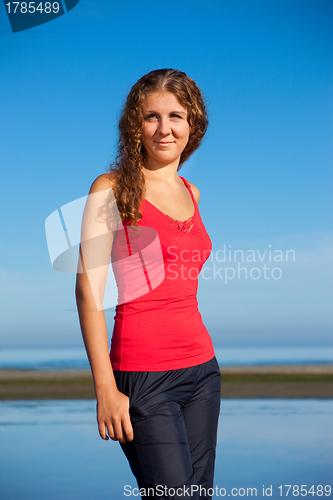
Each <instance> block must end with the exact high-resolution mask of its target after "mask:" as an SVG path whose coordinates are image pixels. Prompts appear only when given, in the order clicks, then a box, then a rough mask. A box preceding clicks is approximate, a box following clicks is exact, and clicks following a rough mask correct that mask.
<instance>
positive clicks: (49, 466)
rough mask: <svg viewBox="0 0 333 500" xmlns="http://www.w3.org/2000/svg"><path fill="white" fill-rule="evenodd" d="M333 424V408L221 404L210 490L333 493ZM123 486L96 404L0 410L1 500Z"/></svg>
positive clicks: (117, 494) (105, 493)
mask: <svg viewBox="0 0 333 500" xmlns="http://www.w3.org/2000/svg"><path fill="white" fill-rule="evenodd" d="M332 421H333V400H260V399H257V400H244V399H242V400H226V401H224V400H223V401H222V407H221V417H220V424H219V435H218V447H217V459H216V473H215V486H217V487H218V488H219V490H221V488H225V489H226V496H228V494H229V496H231V495H230V492H231V489H232V488H245V489H246V488H257V497H260V498H263V496H262V489H263V485H264V486H265V488H268V487H270V486H272V496H270V497H269V498H273V499H278V498H287V496H286V491H287V490H286V488H285V487H283V490H282V495H280V490H278V487H279V486H280V485H287V484H288V485H299V486H301V485H307V488H308V489H309V488H310V486H312V485H314V487H315V488H314V489H315V492H316V491H317V486H318V485H323V486H325V485H331V487H332V488H333V433H332ZM125 485H130V486H131V487H132V488H134V487H135V486H136V484H135V480H134V479H133V477H132V474H131V472H130V470H129V467H128V465H127V462H126V459H125V458H124V456H123V455H122V452H121V450H120V448H119V445H118V443H114V442H113V441H107V442H104V441H102V440H101V439H100V438H99V435H98V433H97V427H96V423H95V403H94V401H41V402H39V401H38V402H34V401H29V402H25V401H19V402H8V401H7V402H1V403H0V498H1V499H2V500H21V499H22V500H23V499H24V500H45V499H48V500H88V499H89V500H92V499H93V500H95V499H96V500H106V499H108V500H111V499H112V500H113V499H115V500H117V499H122V498H128V497H126V496H124V486H125ZM240 491H241V493H243V490H240ZM222 493H223V490H222ZM239 496H244V495H239ZM245 496H246V494H245ZM249 496H250V493H249ZM253 496H254V494H253ZM295 496H297V495H292V493H291V492H289V495H288V498H295ZM298 496H300V495H298ZM332 497H333V496H332V494H331V495H330V496H326V495H325V494H324V495H322V498H332ZM129 498H134V497H133V496H132V497H129ZM136 498H137V497H136ZM214 498H220V495H216V496H214ZM305 498H318V495H317V494H315V495H307V496H305Z"/></svg>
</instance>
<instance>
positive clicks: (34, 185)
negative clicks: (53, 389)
mask: <svg viewBox="0 0 333 500" xmlns="http://www.w3.org/2000/svg"><path fill="white" fill-rule="evenodd" d="M0 18H1V23H0V43H1V55H0V61H1V82H0V86H1V87H0V90H1V97H0V99H1V109H0V112H1V122H2V130H1V136H0V141H1V149H0V154H1V180H2V193H1V199H0V203H1V243H0V251H1V263H0V279H1V325H2V326H1V334H0V346H11V345H13V346H14V345H25V346H48V345H57V346H62V345H63V346H74V345H81V339H80V332H79V325H78V319H77V313H76V312H75V301H74V282H75V280H74V275H65V274H60V273H57V272H56V271H54V270H53V269H52V267H51V264H50V260H49V256H48V252H47V246H46V239H45V232H44V222H45V219H46V218H47V216H48V215H49V214H50V213H51V212H53V211H54V210H56V209H57V208H59V207H60V206H62V205H64V204H66V203H69V202H70V201H72V200H75V199H76V198H79V197H81V196H84V195H85V194H86V193H87V191H88V189H89V186H90V184H91V182H92V181H93V179H94V178H95V177H96V176H98V175H99V174H100V173H103V172H105V171H106V169H107V167H108V165H109V163H110V162H111V161H112V159H113V157H114V153H115V144H116V140H117V122H118V118H119V111H120V108H121V106H122V104H123V102H124V99H125V97H126V95H127V93H128V91H129V89H130V87H131V86H132V85H133V83H134V82H135V81H136V80H137V79H138V78H139V77H141V76H142V75H143V74H145V73H147V72H149V71H151V70H152V69H157V68H164V67H172V68H176V69H180V70H182V71H185V72H186V73H187V74H188V75H189V76H190V77H192V78H193V79H194V80H196V82H197V83H198V85H199V86H200V87H201V89H202V91H203V93H204V94H205V96H206V99H207V103H208V110H209V116H210V126H209V130H208V133H207V136H206V138H205V140H204V143H203V145H202V147H201V148H200V150H199V151H198V152H196V153H195V155H193V158H192V159H190V160H189V162H188V163H187V164H184V166H183V168H182V170H181V171H180V174H181V175H183V176H184V177H186V178H187V179H188V180H189V181H191V182H193V183H194V184H196V185H197V186H198V187H199V189H200V191H201V201H200V211H201V215H202V218H203V220H204V222H205V224H206V227H207V230H208V232H209V234H210V236H211V239H212V241H213V256H214V255H215V256H216V255H217V254H216V252H217V251H218V250H223V249H224V245H226V249H229V248H230V249H232V250H234V249H242V250H243V251H244V253H245V255H248V254H247V253H246V252H247V250H249V249H253V250H255V252H256V255H257V257H256V261H255V262H251V263H247V266H248V272H250V269H251V267H257V268H259V269H261V268H262V267H263V265H264V264H266V265H267V266H268V267H269V268H270V270H269V273H270V272H271V269H272V268H273V267H279V268H280V269H281V272H282V276H281V278H280V279H273V278H270V279H264V277H263V275H261V277H260V278H259V279H252V278H250V277H248V279H247V280H246V279H244V277H241V278H240V279H237V278H235V279H233V280H230V281H228V282H227V283H226V282H225V278H224V276H225V274H224V273H225V267H226V266H227V267H233V268H234V269H235V270H236V275H237V262H227V263H225V262H220V263H217V262H215V264H216V265H218V267H222V268H223V269H222V271H221V273H220V275H216V276H215V279H206V280H203V279H200V284H199V308H200V311H201V313H202V316H203V319H204V322H205V324H206V326H207V328H208V330H209V331H210V332H211V334H212V336H213V338H214V340H215V342H216V343H219V344H229V345H258V344H263V345H275V344H282V345H285V344H289V345H290V344H294V345H297V344H302V345H304V344H312V345H323V344H330V343H332V336H331V332H332V285H331V283H332V264H331V260H332V248H333V232H332V157H333V155H332V132H333V126H332V125H333V58H332V55H333V3H332V2H331V1H330V0H311V1H310V0H292V1H290V0H191V1H190V0H180V1H179V2H177V3H176V4H173V3H170V2H169V3H165V2H164V3H161V2H160V3H158V2H155V1H150V0H144V1H142V2H137V1H134V0H133V1H129V0H124V1H122V2H106V1H101V0H94V1H88V0H80V2H79V3H78V5H77V6H76V7H75V8H74V9H73V10H71V11H70V12H69V13H67V14H66V15H64V16H62V17H60V18H58V19H55V20H54V21H52V22H49V23H47V24H44V25H42V26H39V27H36V28H33V29H30V30H27V31H23V32H19V33H15V34H13V33H12V32H11V29H10V25H9V21H8V19H7V17H6V12H5V7H4V5H3V4H2V5H1V6H0ZM229 245H230V247H229ZM269 245H270V246H269ZM269 249H271V250H272V252H273V251H274V250H276V249H279V250H281V252H282V255H283V258H284V260H285V252H286V250H290V249H293V250H294V251H295V262H293V261H289V262H275V263H273V262H269V260H268V250H269ZM258 250H259V251H260V252H261V255H263V252H264V251H265V250H267V253H266V257H265V259H264V261H263V262H261V261H260V259H259V257H258V254H257V251H258ZM220 255H221V253H220ZM274 255H276V254H274ZM280 255H281V254H280ZM206 265H207V266H210V271H209V272H211V273H213V270H212V269H213V262H211V261H209V262H207V264H206ZM209 272H207V274H206V276H209ZM256 273H258V271H254V272H253V276H255V277H256V276H257V274H256ZM231 274H232V271H229V275H231ZM276 275H277V274H276ZM211 276H213V274H211ZM220 276H222V278H221V277H220ZM268 276H270V275H269V274H268ZM106 316H107V318H108V325H109V330H110V333H111V330H112V320H113V311H112V310H109V311H107V312H106Z"/></svg>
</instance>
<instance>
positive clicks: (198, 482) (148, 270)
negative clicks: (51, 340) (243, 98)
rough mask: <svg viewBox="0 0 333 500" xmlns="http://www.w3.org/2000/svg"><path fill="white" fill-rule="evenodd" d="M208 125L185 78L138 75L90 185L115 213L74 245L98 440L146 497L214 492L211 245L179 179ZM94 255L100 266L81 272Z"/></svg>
mask: <svg viewBox="0 0 333 500" xmlns="http://www.w3.org/2000/svg"><path fill="white" fill-rule="evenodd" d="M207 125H208V121H207V114H206V109H205V106H204V102H203V98H202V95H201V92H200V89H199V88H198V87H197V85H196V84H195V82H194V81H193V80H192V79H190V78H189V77H188V76H187V75H186V74H185V73H183V72H181V71H177V70H173V69H161V70H156V71H152V72H150V73H149V74H147V75H145V76H143V77H142V78H141V79H140V80H139V81H138V82H137V83H136V84H135V85H134V86H133V87H132V89H131V91H130V92H129V95H128V97H127V101H126V103H125V106H124V108H123V111H122V115H121V119H120V122H119V131H120V137H119V152H118V157H117V161H116V162H115V163H114V164H113V165H112V167H111V168H110V171H109V173H108V174H103V175H101V176H99V177H98V178H97V179H96V180H95V181H94V183H93V184H92V186H91V189H90V195H92V196H93V197H95V198H96V197H97V199H98V197H99V195H100V193H107V192H108V191H109V192H112V195H113V196H114V199H115V202H116V206H117V209H118V212H119V217H120V218H119V220H117V217H116V216H113V221H112V222H111V224H109V225H108V228H107V230H104V232H103V231H100V236H101V237H103V244H101V245H100V244H99V243H98V245H95V249H94V250H93V251H90V252H89V248H88V247H86V248H85V251H83V245H84V244H86V245H88V243H87V242H89V238H90V241H91V240H94V241H95V242H96V241H99V242H100V241H102V240H98V238H97V239H96V238H95V237H92V235H93V236H96V233H94V231H92V232H91V233H90V236H89V230H88V231H87V232H86V235H85V236H84V238H82V242H83V243H82V244H81V250H80V252H81V253H80V255H81V266H82V269H81V272H79V273H78V275H77V285H76V297H77V306H78V312H79V318H80V324H81V329H82V334H83V338H84V342H85V346H86V350H87V354H88V357H89V361H90V365H91V369H92V373H93V378H94V385H95V392H96V398H97V421H98V428H99V433H100V435H101V437H102V438H103V439H108V438H109V437H110V438H111V439H113V440H116V441H119V442H120V444H121V446H122V448H123V451H124V453H125V455H126V457H127V459H128V461H129V464H130V467H131V469H132V471H133V473H134V475H135V477H136V479H137V483H138V486H139V487H140V489H141V490H140V491H141V494H142V495H143V497H144V496H148V495H149V498H174V499H176V498H182V499H183V498H193V499H195V498H196V499H198V498H211V497H212V487H213V475H214V461H215V448H216V434H217V422H218V416H219V409H220V384H221V381H220V372H219V367H218V364H217V361H216V358H215V355H214V350H213V346H212V342H211V339H210V336H209V334H208V332H207V329H206V328H205V326H204V324H203V322H202V318H201V315H200V313H199V311H198V305H197V297H196V294H197V286H198V274H199V273H200V270H201V268H202V266H203V264H204V262H205V261H206V260H207V258H208V256H209V253H210V251H211V241H210V238H209V236H208V234H207V232H206V230H205V228H204V225H203V223H202V220H201V218H200V214H199V210H198V202H199V197H200V193H199V190H198V188H197V187H195V186H194V185H193V184H191V183H189V182H188V181H187V180H185V179H184V178H183V177H180V176H179V175H178V170H179V169H180V167H181V165H182V164H183V163H184V161H186V160H187V159H188V158H189V156H190V155H191V154H192V153H193V151H195V150H196V149H197V148H198V147H199V145H200V142H201V140H202V138H203V136H204V134H205V132H206V129H207ZM111 198H112V196H111ZM100 199H105V197H103V196H101V197H100ZM93 205H94V203H93ZM95 205H96V204H95ZM108 206H110V203H108ZM113 213H114V212H113ZM86 218H87V220H89V217H86ZM111 218H112V217H110V215H109V216H108V218H106V220H110V219H111ZM93 219H94V220H95V218H94V217H91V218H90V220H93ZM86 225H89V224H88V223H86ZM147 231H148V232H147ZM149 231H150V232H149ZM102 233H104V235H103V234H102ZM156 235H157V238H156V237H155V236H156ZM156 242H158V245H157V246H156ZM153 243H154V244H153ZM87 248H88V250H87ZM101 248H102V250H101ZM149 248H153V249H154V250H153V253H154V256H153V257H152V255H149V251H148V250H147V249H149ZM147 252H148V253H147ZM96 253H98V254H102V255H99V257H98V259H97V260H98V264H96V262H95V265H92V264H91V263H90V264H89V265H87V263H88V260H89V255H90V256H91V255H94V258H95V259H96ZM110 256H111V261H112V265H113V269H114V274H115V277H116V280H117V285H118V287H119V299H118V305H117V307H116V315H115V324H114V330H113V336H112V342H111V352H110V354H109V350H108V341H107V330H106V323H105V316H104V312H103V309H102V305H101V304H102V300H103V291H104V287H105V282H106V274H107V264H108V262H109V261H110ZM161 262H162V268H161ZM101 263H103V264H104V265H101ZM131 263H132V264H133V263H134V265H132V264H131ZM93 268H94V269H93ZM92 269H93V270H92ZM89 272H90V275H89ZM93 272H94V273H95V274H94V277H93V278H92V274H93ZM142 277H143V278H142ZM142 279H143V280H144V286H143V284H142ZM98 297H99V298H98ZM153 491H154V492H155V494H153ZM154 495H155V496H154Z"/></svg>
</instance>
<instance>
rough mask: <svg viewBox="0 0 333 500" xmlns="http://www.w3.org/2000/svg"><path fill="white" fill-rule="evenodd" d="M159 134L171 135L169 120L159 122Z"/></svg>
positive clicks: (163, 119)
mask: <svg viewBox="0 0 333 500" xmlns="http://www.w3.org/2000/svg"><path fill="white" fill-rule="evenodd" d="M158 132H159V133H160V134H161V135H163V136H164V135H168V134H170V133H171V127H170V122H169V120H168V119H167V118H163V117H162V118H161V119H160V120H159V124H158Z"/></svg>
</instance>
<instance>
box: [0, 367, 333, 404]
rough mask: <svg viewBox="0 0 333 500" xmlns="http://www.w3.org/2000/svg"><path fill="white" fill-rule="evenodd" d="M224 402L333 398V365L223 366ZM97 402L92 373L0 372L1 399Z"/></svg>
mask: <svg viewBox="0 0 333 500" xmlns="http://www.w3.org/2000/svg"><path fill="white" fill-rule="evenodd" d="M220 371H221V396H222V399H239V398H240V399H242V398H283V399H284V398H295V399H303V398H311V399H313V398H315V399H333V364H327V365H265V366H262V365H259V366H228V367H225V366H223V367H221V368H220ZM47 399H49V400H51V399H95V393H94V387H93V380H92V376H91V372H90V370H47V371H46V370H45V371H42V370H14V369H0V400H2V401H9V400H47Z"/></svg>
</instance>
